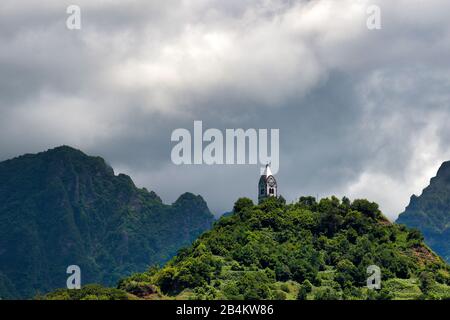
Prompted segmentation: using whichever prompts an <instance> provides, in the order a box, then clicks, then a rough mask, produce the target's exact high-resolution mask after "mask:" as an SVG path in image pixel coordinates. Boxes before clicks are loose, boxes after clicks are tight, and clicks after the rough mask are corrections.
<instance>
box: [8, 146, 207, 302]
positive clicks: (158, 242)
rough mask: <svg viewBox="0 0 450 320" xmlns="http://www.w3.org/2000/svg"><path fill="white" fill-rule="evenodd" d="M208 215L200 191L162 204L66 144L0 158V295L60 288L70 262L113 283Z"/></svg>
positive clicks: (85, 276) (193, 234) (186, 239)
mask: <svg viewBox="0 0 450 320" xmlns="http://www.w3.org/2000/svg"><path fill="white" fill-rule="evenodd" d="M213 221H214V218H213V216H212V214H211V213H210V211H209V210H208V207H207V205H206V203H205V202H204V200H203V199H202V198H201V197H200V196H194V195H192V194H189V193H186V194H184V195H182V196H180V198H179V199H178V200H177V201H176V202H175V203H174V204H173V205H166V204H163V203H162V201H161V199H160V198H159V197H158V196H157V195H156V194H155V193H154V192H148V191H147V190H146V189H138V188H136V187H135V185H134V184H133V182H132V180H131V179H130V177H128V176H126V175H123V174H119V175H117V176H116V175H114V172H113V169H112V168H111V167H110V166H108V165H107V164H106V163H105V161H104V160H103V159H102V158H99V157H89V156H87V155H85V154H84V153H82V152H81V151H78V150H75V149H72V148H70V147H59V148H56V149H53V150H49V151H47V152H43V153H39V154H33V155H31V154H30V155H25V156H21V157H18V158H15V159H12V160H8V161H4V162H1V163H0V298H2V299H7V298H26V297H30V298H31V297H33V296H35V295H36V294H44V293H46V292H49V291H50V290H53V289H55V288H60V287H65V285H66V279H67V277H68V275H67V274H66V268H67V266H69V265H72V264H76V265H79V266H80V268H81V273H82V274H81V277H82V282H83V283H93V282H95V283H100V284H104V285H113V284H115V283H117V280H118V279H119V278H121V277H124V276H126V275H130V274H131V273H133V272H139V271H144V270H146V269H147V267H148V265H151V264H160V263H164V262H165V261H167V260H169V259H170V258H171V257H173V255H174V254H176V252H177V250H178V249H179V248H180V247H183V246H186V245H188V244H190V243H191V242H192V241H193V240H194V239H195V238H197V237H198V235H200V234H201V233H202V232H203V231H204V230H206V229H209V228H210V227H211V225H212V223H213Z"/></svg>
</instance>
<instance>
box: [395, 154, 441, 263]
mask: <svg viewBox="0 0 450 320" xmlns="http://www.w3.org/2000/svg"><path fill="white" fill-rule="evenodd" d="M397 223H402V224H405V225H407V226H408V227H412V228H417V229H419V230H420V231H421V232H422V233H423V235H424V237H425V242H426V243H427V244H428V245H429V246H430V247H431V248H433V250H434V251H436V252H437V253H438V254H440V255H441V256H442V257H443V258H444V259H445V260H446V261H447V262H450V161H449V162H444V163H443V164H442V166H441V167H440V168H439V171H438V173H437V175H436V177H434V178H432V179H431V181H430V185H429V186H428V187H426V188H425V189H424V190H423V192H422V195H420V196H419V197H417V196H415V195H413V196H412V197H411V200H410V203H409V205H408V206H407V207H406V209H405V211H404V212H403V213H401V214H400V216H399V218H398V220H397Z"/></svg>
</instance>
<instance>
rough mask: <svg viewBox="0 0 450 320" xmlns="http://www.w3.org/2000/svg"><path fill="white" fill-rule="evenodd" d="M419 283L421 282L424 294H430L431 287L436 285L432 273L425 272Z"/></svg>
mask: <svg viewBox="0 0 450 320" xmlns="http://www.w3.org/2000/svg"><path fill="white" fill-rule="evenodd" d="M419 281H420V290H422V292H423V293H424V294H428V293H429V291H430V289H431V287H432V286H433V284H434V279H433V276H432V275H431V273H429V272H427V271H423V272H422V273H421V274H420V275H419Z"/></svg>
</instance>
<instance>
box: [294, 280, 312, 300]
mask: <svg viewBox="0 0 450 320" xmlns="http://www.w3.org/2000/svg"><path fill="white" fill-rule="evenodd" d="M312 287H313V286H312V284H311V282H309V280H308V279H307V280H305V281H303V283H302V285H301V286H300V288H299V290H298V294H297V300H306V298H307V296H308V293H310V292H311V291H312Z"/></svg>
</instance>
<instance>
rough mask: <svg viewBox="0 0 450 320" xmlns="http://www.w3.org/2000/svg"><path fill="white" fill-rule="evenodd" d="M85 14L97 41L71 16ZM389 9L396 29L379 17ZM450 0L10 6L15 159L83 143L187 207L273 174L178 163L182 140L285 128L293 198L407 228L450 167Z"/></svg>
mask: <svg viewBox="0 0 450 320" xmlns="http://www.w3.org/2000/svg"><path fill="white" fill-rule="evenodd" d="M71 4H76V5H79V6H80V8H81V22H82V25H81V30H68V29H67V27H66V19H67V17H68V14H67V13H66V9H67V7H68V6H69V5H71ZM372 4H377V5H379V7H380V8H381V23H382V29H381V30H368V28H367V26H366V20H367V18H368V15H367V13H366V9H367V7H368V6H369V5H372ZM449 12H450V1H448V0H427V1H424V0H395V1H393V0H380V1H376V0H373V1H372V0H370V1H369V0H368V1H365V0H353V1H350V0H339V1H337V0H336V1H334V0H317V1H313V0H311V1H306V0H304V1H294V0H291V1H289V0H284V1H281V0H279V1H278V0H249V1H242V0H226V1H225V0H220V1H214V0H197V1H188V0H184V1H175V0H165V1H148V0H141V1H138V0H133V1H122V0H111V1H107V0H102V1H92V0H86V1H84V0H83V1H81V0H78V1H77V0H70V1H65V0H40V1H33V0H19V1H17V0H2V1H1V2H0V114H1V117H0V159H1V160H3V159H8V158H11V157H13V156H16V155H19V154H23V153H31V152H39V151H43V150H46V149H49V148H52V147H55V146H58V145H70V146H73V147H76V148H79V149H81V150H83V151H84V152H86V153H88V154H91V155H100V156H102V157H104V158H105V159H106V160H107V161H108V163H110V164H111V165H112V166H113V167H114V169H115V172H116V173H119V172H123V173H126V174H129V175H130V176H131V177H132V178H133V180H134V181H135V183H136V184H137V185H138V186H139V187H146V188H148V189H150V190H154V191H155V192H156V193H158V194H159V195H160V196H161V197H162V198H163V200H164V201H165V202H167V203H171V202H173V201H174V200H175V199H176V198H177V197H178V196H179V195H180V194H181V193H183V192H185V191H190V192H193V193H196V194H201V195H202V196H203V197H204V198H205V200H206V201H207V202H208V205H209V207H210V208H211V209H212V210H213V211H214V213H216V214H218V213H222V212H224V211H228V210H230V209H231V208H232V205H233V202H234V201H235V200H236V199H237V198H238V197H241V196H248V197H251V198H253V199H256V197H257V182H258V179H259V166H258V165H234V166H232V165H231V166H217V165H216V166H207V165H201V166H176V165H174V164H173V163H172V161H171V159H170V152H171V149H172V147H173V146H174V144H173V143H171V141H170V135H171V133H172V131H173V130H174V129H177V128H186V129H189V130H191V131H192V130H193V122H194V120H202V121H203V126H204V127H205V128H218V129H220V130H224V129H226V128H244V129H248V128H255V129H259V128H268V129H270V128H276V129H279V130H280V170H279V172H278V174H277V180H278V184H279V191H280V192H281V194H282V195H283V196H284V197H285V198H286V199H287V200H288V201H292V200H295V199H296V198H298V197H299V196H300V195H314V196H316V195H319V196H320V197H324V196H329V195H333V194H335V195H337V196H340V197H341V196H343V195H347V196H348V197H350V198H352V199H353V198H361V197H363V198H368V199H370V200H372V201H376V202H378V203H379V204H380V206H381V208H382V210H383V211H384V212H385V213H386V215H388V216H389V218H390V219H395V218H396V217H397V215H398V214H399V213H400V212H402V211H403V209H404V207H405V206H406V205H407V204H408V202H409V197H410V196H411V195H412V194H413V193H415V194H420V193H421V190H422V189H423V188H424V187H425V186H426V185H427V184H428V182H429V179H430V178H431V177H432V176H434V175H435V173H436V171H437V169H438V168H439V166H440V164H441V163H442V162H443V161H445V160H450V139H449V137H450V126H449V123H450V122H449V120H450V18H449V16H448V13H449Z"/></svg>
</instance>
